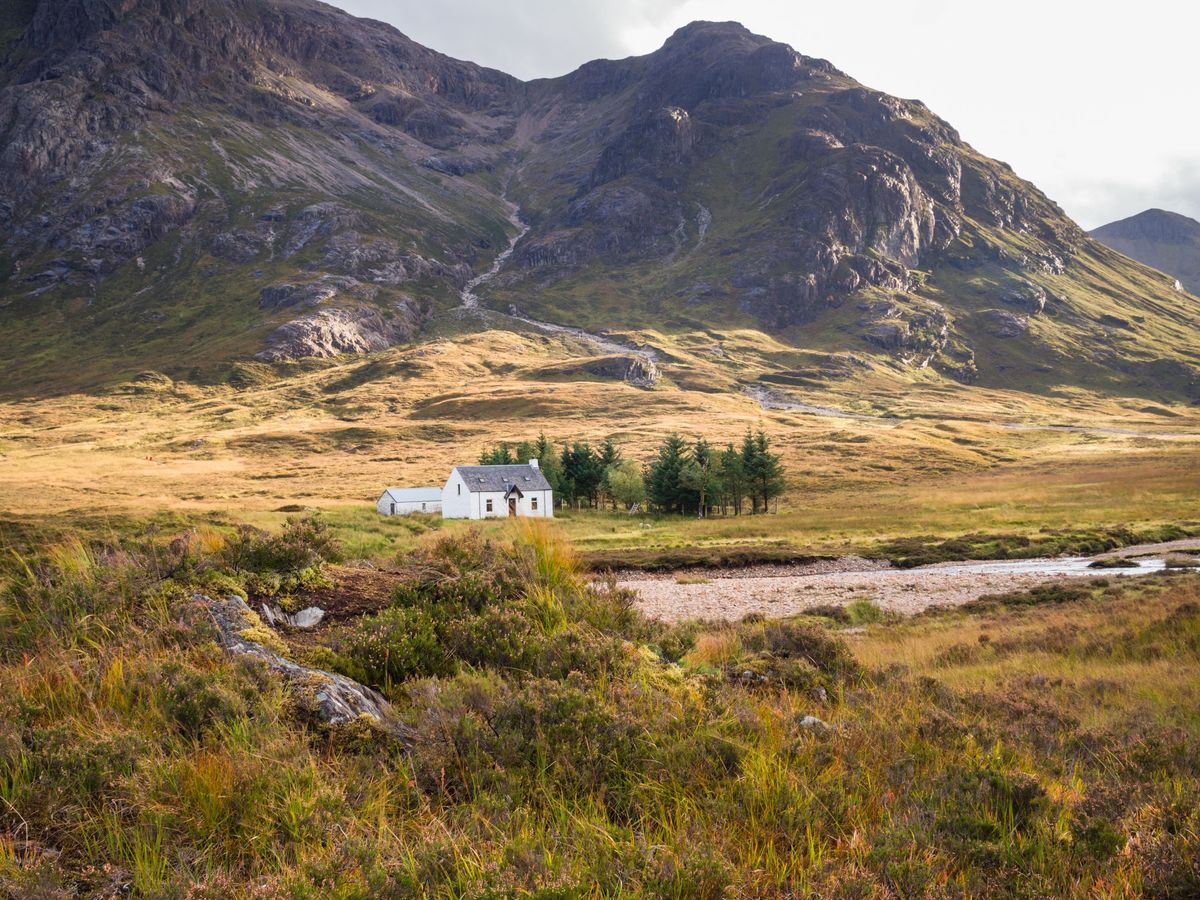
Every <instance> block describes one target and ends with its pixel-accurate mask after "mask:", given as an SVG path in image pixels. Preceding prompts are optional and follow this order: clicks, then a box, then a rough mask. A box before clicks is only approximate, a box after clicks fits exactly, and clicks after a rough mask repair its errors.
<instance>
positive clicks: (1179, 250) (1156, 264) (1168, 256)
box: [1090, 209, 1200, 294]
mask: <svg viewBox="0 0 1200 900" xmlns="http://www.w3.org/2000/svg"><path fill="white" fill-rule="evenodd" d="M1090 234H1091V236H1092V237H1093V238H1095V239H1096V240H1098V241H1099V242H1100V243H1102V244H1104V245H1105V246H1107V247H1111V248H1112V249H1113V250H1116V251H1117V252H1118V253H1124V254H1125V255H1126V256H1129V257H1132V258H1133V259H1136V260H1137V261H1138V262H1141V263H1145V264H1146V265H1148V266H1151V267H1153V268H1155V269H1159V270H1161V271H1163V272H1166V273H1167V274H1168V275H1173V276H1175V277H1176V278H1177V279H1179V281H1180V283H1181V284H1182V285H1183V286H1184V287H1185V288H1187V289H1188V290H1189V291H1190V292H1192V293H1193V294H1196V293H1200V222H1197V221H1196V220H1195V219H1191V218H1188V217H1187V216H1184V215H1180V214H1179V213H1177V212H1171V211H1170V210H1166V209H1147V210H1145V211H1143V212H1140V213H1138V214H1137V215H1136V216H1130V217H1129V218H1127V219H1121V220H1120V221H1119V222H1110V223H1109V224H1107V225H1102V226H1100V227H1099V228H1097V229H1095V230H1093V231H1091V232H1090Z"/></svg>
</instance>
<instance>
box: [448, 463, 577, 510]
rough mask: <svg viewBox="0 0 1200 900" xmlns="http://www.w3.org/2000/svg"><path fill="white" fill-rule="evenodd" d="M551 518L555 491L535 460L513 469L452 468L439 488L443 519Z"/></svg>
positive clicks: (498, 467) (487, 467)
mask: <svg viewBox="0 0 1200 900" xmlns="http://www.w3.org/2000/svg"><path fill="white" fill-rule="evenodd" d="M507 516H529V517H532V518H546V519H550V518H553V517H554V491H553V490H551V488H550V482H548V481H547V480H546V476H545V475H543V474H542V470H541V469H539V468H538V461H537V460H536V459H531V460H530V461H529V464H528V465H515V466H455V467H454V469H453V470H451V472H450V477H449V478H448V479H446V486H445V487H444V488H442V518H444V519H503V518H505V517H507Z"/></svg>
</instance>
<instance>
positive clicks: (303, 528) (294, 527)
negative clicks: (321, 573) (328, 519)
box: [219, 516, 342, 575]
mask: <svg viewBox="0 0 1200 900" xmlns="http://www.w3.org/2000/svg"><path fill="white" fill-rule="evenodd" d="M219 558H220V559H221V561H222V562H224V563H225V564H226V565H228V566H230V567H231V568H232V569H233V570H234V571H236V572H257V573H276V574H279V575H299V573H301V572H303V571H305V570H309V569H319V568H320V567H321V565H322V564H323V563H325V562H339V561H340V560H341V558H342V550H341V546H340V544H339V543H338V541H337V540H336V539H335V538H334V536H333V534H332V532H331V531H330V530H329V527H328V526H327V525H326V524H325V522H324V521H322V520H321V519H320V518H319V517H317V516H305V517H303V518H289V519H288V520H287V523H286V524H285V525H284V526H283V529H282V530H281V531H280V532H279V533H278V534H270V533H269V532H266V531H263V530H262V529H260V528H254V527H253V526H250V525H242V526H240V527H239V528H238V530H237V533H236V534H235V535H234V536H233V537H232V538H229V539H227V541H226V542H225V546H224V547H223V548H222V549H221V551H220V554H219Z"/></svg>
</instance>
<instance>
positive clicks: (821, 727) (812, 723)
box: [797, 716, 830, 734]
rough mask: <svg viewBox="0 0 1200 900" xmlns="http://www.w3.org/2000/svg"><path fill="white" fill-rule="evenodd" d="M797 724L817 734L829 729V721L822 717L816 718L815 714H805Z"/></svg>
mask: <svg viewBox="0 0 1200 900" xmlns="http://www.w3.org/2000/svg"><path fill="white" fill-rule="evenodd" d="M797 724H798V725H799V726H800V727H801V728H803V729H805V730H806V731H813V732H817V733H819V734H824V733H825V732H827V731H829V730H830V727H829V723H828V722H825V721H824V720H823V719H818V718H817V717H816V716H805V717H804V718H802V719H801V720H800V721H799V722H798V723H797Z"/></svg>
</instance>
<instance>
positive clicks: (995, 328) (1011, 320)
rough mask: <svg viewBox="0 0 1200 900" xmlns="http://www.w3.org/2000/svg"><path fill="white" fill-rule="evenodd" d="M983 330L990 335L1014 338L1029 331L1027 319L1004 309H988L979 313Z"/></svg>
mask: <svg viewBox="0 0 1200 900" xmlns="http://www.w3.org/2000/svg"><path fill="white" fill-rule="evenodd" d="M979 318H980V321H981V323H982V325H983V330H984V331H985V332H987V333H988V334H990V335H991V336H992V337H997V338H1015V337H1020V336H1021V335H1023V334H1025V333H1026V332H1027V331H1029V319H1028V318H1026V317H1025V316H1018V315H1015V314H1014V313H1010V312H1009V311H1008V310H1005V309H989V310H984V311H983V312H982V313H980V314H979Z"/></svg>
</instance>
